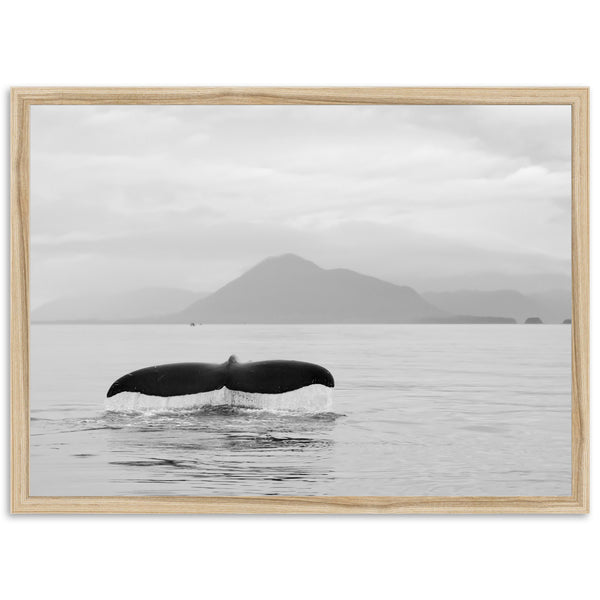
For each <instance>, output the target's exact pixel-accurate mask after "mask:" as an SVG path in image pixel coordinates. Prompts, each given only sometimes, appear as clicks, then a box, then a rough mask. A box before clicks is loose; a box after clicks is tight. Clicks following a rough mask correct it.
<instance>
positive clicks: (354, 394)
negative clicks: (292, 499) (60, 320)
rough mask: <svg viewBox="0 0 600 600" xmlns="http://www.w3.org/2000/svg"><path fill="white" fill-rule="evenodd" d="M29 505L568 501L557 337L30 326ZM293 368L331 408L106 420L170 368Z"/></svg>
mask: <svg viewBox="0 0 600 600" xmlns="http://www.w3.org/2000/svg"><path fill="white" fill-rule="evenodd" d="M31 329H32V331H31V341H32V344H31V494H32V495H170V494H177V495H271V494H281V495H394V496H404V495H569V494H570V491H571V490H570V478H571V462H570V461H571V450H570V444H571V412H570V411H571V397H570V394H571V366H570V360H571V344H570V335H571V328H570V326H567V325H530V326H525V325H203V326H200V327H189V326H185V325H156V326H154V325H89V326H88V325H33V326H32V328H31ZM230 354H236V355H237V356H238V357H239V359H240V360H241V361H246V360H264V359H273V358H288V359H297V360H307V361H311V362H316V363H319V364H322V365H323V366H325V367H327V368H328V369H329V370H330V371H331V372H332V373H333V375H334V377H335V379H336V388H335V394H334V406H333V412H328V413H309V412H301V411H299V412H294V413H285V412H269V411H263V410H251V409H236V408H217V407H211V408H206V409H197V410H187V411H185V410H176V411H146V412H143V413H140V412H138V413H131V412H110V411H105V409H104V400H105V396H106V391H107V389H108V387H109V386H110V384H111V383H112V382H113V381H114V380H115V379H117V378H118V377H120V376H121V375H124V374H125V373H127V372H130V371H132V370H135V369H138V368H141V367H145V366H149V365H154V364H160V363H169V362H188V361H202V362H203V361H206V362H223V361H225V360H226V359H227V358H228V357H229V355H230Z"/></svg>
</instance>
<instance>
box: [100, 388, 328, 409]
mask: <svg viewBox="0 0 600 600" xmlns="http://www.w3.org/2000/svg"><path fill="white" fill-rule="evenodd" d="M104 405H105V408H106V410H107V411H110V412H141V413H144V412H150V411H178V410H194V409H202V408H207V407H219V408H222V407H225V408H231V407H236V408H248V409H259V410H265V411H269V412H280V411H283V412H295V413H330V412H331V411H332V407H333V389H332V388H329V387H326V386H324V385H319V384H315V385H309V386H306V387H303V388H300V389H298V390H293V391H291V392H285V393H283V394H251V393H248V392H240V391H237V390H229V389H227V388H221V389H219V390H213V391H210V392H204V393H200V394H186V395H185V396H167V397H162V396H149V395H146V394H140V393H138V392H122V393H120V394H116V395H115V396H111V397H110V398H106V400H105V404H104Z"/></svg>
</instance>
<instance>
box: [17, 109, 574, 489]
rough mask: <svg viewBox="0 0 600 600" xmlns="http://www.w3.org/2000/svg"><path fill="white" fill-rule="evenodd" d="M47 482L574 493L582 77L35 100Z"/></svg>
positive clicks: (40, 426)
mask: <svg viewBox="0 0 600 600" xmlns="http://www.w3.org/2000/svg"><path fill="white" fill-rule="evenodd" d="M30 186H31V194H30V215H31V224H30V235H31V244H30V261H31V262H30V265H31V272H30V273H31V274H30V285H31V287H30V315H31V333H30V361H31V366H30V404H29V407H30V459H29V461H30V462H29V467H30V491H31V495H33V496H570V495H571V481H572V472H571V468H572V467H571V375H572V373H571V195H572V191H571V108H570V106H568V105H362V106H361V105H334V106H327V105H266V106H260V105H246V106H240V105H177V106H176V105H160V106H144V105H137V106H126V105H87V106H86V105H81V106H71V105H54V106H53V105H40V106H32V108H31V180H30Z"/></svg>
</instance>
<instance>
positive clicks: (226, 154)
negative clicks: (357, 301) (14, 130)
mask: <svg viewBox="0 0 600 600" xmlns="http://www.w3.org/2000/svg"><path fill="white" fill-rule="evenodd" d="M570 143H571V142H570V107H568V106H509V107H506V106H505V107H502V106H475V107H467V106H155V107H145V106H33V107H32V117H31V148H32V156H31V257H32V260H31V265H32V281H31V284H32V296H31V303H32V306H33V307H36V306H38V305H40V304H42V303H43V302H45V301H47V300H51V299H54V298H58V297H61V296H68V295H75V294H80V293H85V292H87V291H96V290H102V291H111V292H118V291H121V290H131V289H135V288H139V287H146V286H168V287H177V288H184V289H190V290H195V291H203V292H210V291H213V290H215V289H217V288H218V287H219V286H221V285H223V284H225V283H227V282H228V281H230V280H231V279H232V278H234V277H236V276H237V275H240V274H241V273H242V272H243V271H244V270H246V269H247V268H249V267H251V266H253V265H254V264H255V263H256V262H258V261H260V260H262V259H264V258H265V257H268V256H272V255H278V254H283V253H286V252H293V253H296V254H299V255H301V256H303V257H305V258H307V259H309V260H313V261H314V262H316V263H317V264H319V265H321V266H323V267H326V268H333V267H346V268H350V269H355V270H357V271H360V272H362V273H366V274H369V275H374V276H377V277H381V278H384V279H388V280H391V281H395V282H398V283H405V284H408V285H413V286H414V287H416V288H417V289H418V290H419V291H425V290H427V289H453V288H457V287H474V288H477V287H480V288H488V289H489V288H490V287H491V288H494V287H506V286H507V285H509V284H512V283H514V285H517V284H518V283H519V282H521V283H522V285H523V286H524V287H527V286H528V285H530V286H533V287H536V285H537V284H536V282H539V286H542V287H543V286H544V285H546V286H554V284H555V283H556V282H564V281H567V283H568V277H569V271H570V202H571V183H570V177H571V170H570ZM495 282H497V283H498V285H496V286H495ZM534 284H535V285H534ZM557 285H558V284H557ZM525 291H527V290H525Z"/></svg>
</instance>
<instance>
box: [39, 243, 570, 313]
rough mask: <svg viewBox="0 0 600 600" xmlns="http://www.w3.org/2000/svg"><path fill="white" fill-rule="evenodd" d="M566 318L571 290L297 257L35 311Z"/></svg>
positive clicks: (72, 300) (56, 302)
mask: <svg viewBox="0 0 600 600" xmlns="http://www.w3.org/2000/svg"><path fill="white" fill-rule="evenodd" d="M534 316H535V317H540V318H541V319H542V321H543V322H545V323H561V322H562V321H563V320H564V319H567V318H570V316H571V297H570V291H569V290H553V291H548V292H540V293H536V294H522V293H520V292H518V291H515V290H496V291H481V290H459V291H452V292H425V293H423V294H419V293H417V292H416V291H415V290H414V289H413V288H411V287H408V286H401V285H396V284H393V283H390V282H387V281H383V280H381V279H377V278H375V277H370V276H367V275H362V274H360V273H357V272H355V271H351V270H348V269H322V268H321V267H319V266H317V265H316V264H314V263H312V262H310V261H308V260H305V259H303V258H300V257H299V256H296V255H293V254H285V255H283V256H277V257H271V258H267V259H266V260H264V261H262V262H260V263H259V264H258V265H256V266H255V267H253V268H251V269H250V270H248V271H246V272H245V273H244V274H243V275H241V276H240V277H238V278H236V279H234V280H233V281H231V282H229V283H228V284H226V285H225V286H223V287H221V288H220V289H218V290H217V291H216V292H214V293H212V294H200V293H196V292H191V291H188V290H180V289H172V288H146V289H140V290H135V291H132V292H125V293H121V294H89V295H87V296H80V297H70V298H63V299H58V300H54V301H52V302H49V303H47V304H44V305H43V306H40V307H39V308H37V309H35V310H34V311H33V312H32V317H31V320H32V322H38V323H39V322H45V323H59V322H61V323H65V322H70V323H190V322H195V323H514V322H520V323H522V322H523V321H524V320H525V319H526V318H528V317H534Z"/></svg>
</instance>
